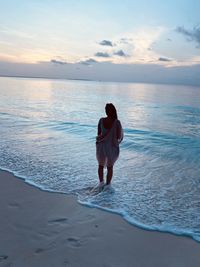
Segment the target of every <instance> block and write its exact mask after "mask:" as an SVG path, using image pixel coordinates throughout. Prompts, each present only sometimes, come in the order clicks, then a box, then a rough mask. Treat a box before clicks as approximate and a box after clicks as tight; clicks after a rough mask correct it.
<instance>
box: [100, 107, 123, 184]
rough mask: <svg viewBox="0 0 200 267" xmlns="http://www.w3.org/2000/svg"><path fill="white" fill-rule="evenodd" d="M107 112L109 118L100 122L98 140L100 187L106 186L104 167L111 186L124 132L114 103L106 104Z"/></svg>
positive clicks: (107, 181)
mask: <svg viewBox="0 0 200 267" xmlns="http://www.w3.org/2000/svg"><path fill="white" fill-rule="evenodd" d="M105 111H106V115H107V117H105V118H101V119H100V120H99V123H98V133H97V138H96V156H97V160H98V163H99V168H98V175H99V182H100V183H99V187H103V186H104V177H103V176H104V175H103V169H104V167H107V177H106V185H110V183H111V180H112V176H113V166H114V163H115V161H116V160H117V159H118V157H119V144H120V143H121V141H122V139H123V130H122V126H121V123H120V121H119V120H118V118H117V111H116V108H115V106H114V105H113V104H112V103H109V104H106V107H105Z"/></svg>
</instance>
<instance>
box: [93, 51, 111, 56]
mask: <svg viewBox="0 0 200 267" xmlns="http://www.w3.org/2000/svg"><path fill="white" fill-rule="evenodd" d="M95 56H96V57H110V55H109V54H108V53H104V52H97V53H96V54H95Z"/></svg>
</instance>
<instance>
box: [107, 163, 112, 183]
mask: <svg viewBox="0 0 200 267" xmlns="http://www.w3.org/2000/svg"><path fill="white" fill-rule="evenodd" d="M112 176H113V167H107V177H106V178H107V180H106V184H107V185H108V184H110V183H111V180H112Z"/></svg>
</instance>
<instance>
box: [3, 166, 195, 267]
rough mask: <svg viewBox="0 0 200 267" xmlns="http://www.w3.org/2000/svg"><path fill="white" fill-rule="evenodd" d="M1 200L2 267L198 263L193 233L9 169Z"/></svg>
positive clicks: (182, 264) (189, 264)
mask: <svg viewBox="0 0 200 267" xmlns="http://www.w3.org/2000/svg"><path fill="white" fill-rule="evenodd" d="M0 203H1V204H0V267H1V266H5V267H54V266H55V267H61V266H65V267H67V266H68V267H118V266H120V267H129V266H130V267H140V266H145V267H147V266H148V267H151V266H153V267H156V266H159V267H165V266H168V267H169V266H170V267H172V266H173V267H178V266H180V267H184V266H187V267H193V266H195V267H199V266H200V243H197V242H195V241H194V240H192V239H190V238H187V237H179V236H174V235H171V234H168V233H159V232H153V231H145V230H142V229H139V228H137V227H134V226H132V225H129V224H128V223H126V222H125V221H124V220H123V219H122V218H121V217H120V216H118V215H115V214H111V213H108V212H104V211H101V210H98V209H95V208H93V209H92V208H87V207H84V206H82V205H80V204H78V203H77V201H76V198H75V197H73V196H67V195H64V194H57V193H50V192H44V191H41V190H39V189H37V188H35V187H33V186H31V185H28V184H26V183H25V182H24V181H23V180H21V179H18V178H16V177H14V176H13V175H12V174H10V173H8V172H5V171H1V172H0Z"/></svg>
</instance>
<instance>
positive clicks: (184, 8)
mask: <svg viewBox="0 0 200 267" xmlns="http://www.w3.org/2000/svg"><path fill="white" fill-rule="evenodd" d="M0 6H1V11H0V12H1V16H0V75H14V76H15V75H19V76H41V77H49V78H72V79H95V80H96V79H97V80H106V81H107V80H108V81H139V82H164V83H166V82H168V83H186V84H195V85H200V78H199V76H200V16H199V10H200V1H199V0H168V1H161V0H140V1H134V0H123V1H117V0H109V1H107V0H101V1H100V0H98V1H97V0H76V1H75V0H57V1H55V0H43V1H41V0H40V1H39V0H29V1H27V0H7V1H4V0H0ZM147 76H148V79H147ZM158 76H159V77H158ZM176 76H177V79H176Z"/></svg>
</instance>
